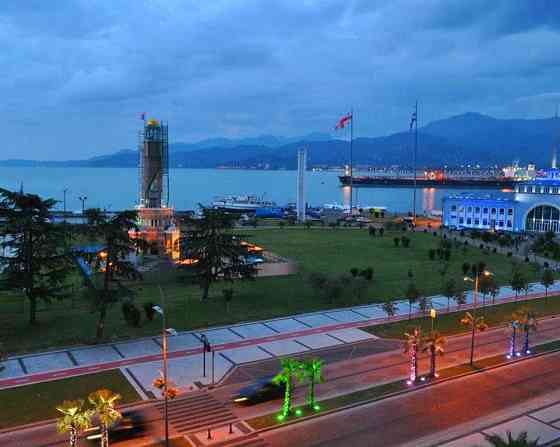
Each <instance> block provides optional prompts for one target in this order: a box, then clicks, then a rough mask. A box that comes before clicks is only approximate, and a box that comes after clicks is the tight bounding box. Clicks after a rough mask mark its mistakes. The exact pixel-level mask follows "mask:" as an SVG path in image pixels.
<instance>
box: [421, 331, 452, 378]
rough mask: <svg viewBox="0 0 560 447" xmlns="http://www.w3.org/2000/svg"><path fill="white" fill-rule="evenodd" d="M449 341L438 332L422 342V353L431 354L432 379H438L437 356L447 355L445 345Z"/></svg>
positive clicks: (434, 332)
mask: <svg viewBox="0 0 560 447" xmlns="http://www.w3.org/2000/svg"><path fill="white" fill-rule="evenodd" d="M446 342H447V340H446V339H445V337H444V336H443V335H441V334H440V333H439V332H438V331H432V332H430V335H429V336H427V337H425V338H424V339H423V340H422V352H429V353H430V377H432V378H434V377H437V373H436V356H437V355H438V354H439V355H443V354H444V353H445V343H446Z"/></svg>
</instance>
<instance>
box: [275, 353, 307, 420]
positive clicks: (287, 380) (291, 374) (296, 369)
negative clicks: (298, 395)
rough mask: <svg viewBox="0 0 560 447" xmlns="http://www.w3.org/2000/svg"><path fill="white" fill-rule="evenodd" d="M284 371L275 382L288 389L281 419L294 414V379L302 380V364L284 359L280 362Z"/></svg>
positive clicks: (276, 377) (277, 376)
mask: <svg viewBox="0 0 560 447" xmlns="http://www.w3.org/2000/svg"><path fill="white" fill-rule="evenodd" d="M280 365H281V367H282V370H281V371H280V372H279V373H278V374H277V375H276V376H275V377H274V379H272V380H273V382H274V383H276V384H284V386H285V387H286V389H285V392H284V403H283V405H282V414H281V416H280V418H281V419H285V418H286V417H288V416H289V415H290V414H292V400H293V396H292V394H293V386H294V383H293V382H294V378H296V379H298V380H301V378H302V374H301V367H300V362H299V361H297V360H295V359H290V358H287V359H282V360H281V361H280Z"/></svg>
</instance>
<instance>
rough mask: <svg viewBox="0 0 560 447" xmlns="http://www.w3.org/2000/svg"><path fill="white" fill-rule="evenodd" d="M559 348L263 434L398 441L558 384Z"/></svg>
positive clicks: (317, 441)
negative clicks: (555, 351)
mask: <svg viewBox="0 0 560 447" xmlns="http://www.w3.org/2000/svg"><path fill="white" fill-rule="evenodd" d="M559 369H560V353H559V354H549V355H546V356H542V357H537V358H534V359H531V360H526V361H524V362H521V363H517V364H513V365H510V366H507V367H501V368H497V369H495V370H492V371H487V372H485V373H481V374H475V375H472V376H468V377H465V378H462V379H458V380H452V381H449V382H446V383H442V384H439V385H435V386H432V387H429V388H426V389H423V390H419V391H417V392H413V393H409V394H405V395H402V396H400V397H398V398H393V399H388V400H385V401H381V402H378V403H375V404H370V405H367V406H361V407H358V408H355V409H352V410H349V411H345V412H341V413H337V414H335V415H332V416H328V417H323V418H317V419H314V420H312V421H310V422H307V423H303V424H296V425H293V426H290V427H289V428H286V429H283V430H276V431H271V432H267V433H265V434H263V437H264V439H265V440H266V441H267V442H268V443H269V444H270V445H271V446H272V447H281V446H294V445H297V446H301V447H303V446H321V447H338V446H346V447H347V446H364V447H365V446H371V447H373V446H383V447H390V446H398V445H401V444H405V443H408V442H411V441H412V440H414V439H418V438H422V437H426V436H429V435H433V434H434V433H437V432H440V431H443V430H447V429H449V428H450V427H454V426H457V425H461V424H465V423H469V422H471V421H473V420H475V419H480V418H481V417H482V418H483V417H484V416H487V415H490V414H492V413H495V412H498V411H502V410H504V409H506V408H508V407H512V406H513V407H514V406H518V405H521V404H522V403H523V402H525V401H528V400H530V399H533V398H535V397H538V396H543V395H546V394H547V393H551V392H553V391H556V390H559V389H560V374H559V373H558V371H559Z"/></svg>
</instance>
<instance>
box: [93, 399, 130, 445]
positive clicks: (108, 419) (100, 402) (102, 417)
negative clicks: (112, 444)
mask: <svg viewBox="0 0 560 447" xmlns="http://www.w3.org/2000/svg"><path fill="white" fill-rule="evenodd" d="M120 398H121V395H120V394H116V393H113V392H112V391H111V390H108V389H100V390H97V391H95V392H93V393H91V394H90V395H89V397H88V400H89V403H90V404H91V406H92V407H93V410H94V411H95V415H96V416H97V417H98V418H99V425H100V426H101V447H109V427H110V426H111V425H113V424H114V423H115V422H117V421H118V420H119V419H121V418H122V414H121V413H120V412H119V411H118V410H117V409H116V408H115V405H116V403H117V401H119V400H120Z"/></svg>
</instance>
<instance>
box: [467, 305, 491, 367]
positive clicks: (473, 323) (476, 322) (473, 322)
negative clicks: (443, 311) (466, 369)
mask: <svg viewBox="0 0 560 447" xmlns="http://www.w3.org/2000/svg"><path fill="white" fill-rule="evenodd" d="M461 323H462V324H464V325H465V326H470V327H471V359H470V364H471V366H472V365H473V364H474V338H475V335H476V331H480V332H482V331H484V330H486V329H487V328H488V325H487V324H486V323H485V322H484V317H475V316H473V314H471V313H470V312H465V316H464V317H463V318H461Z"/></svg>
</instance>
